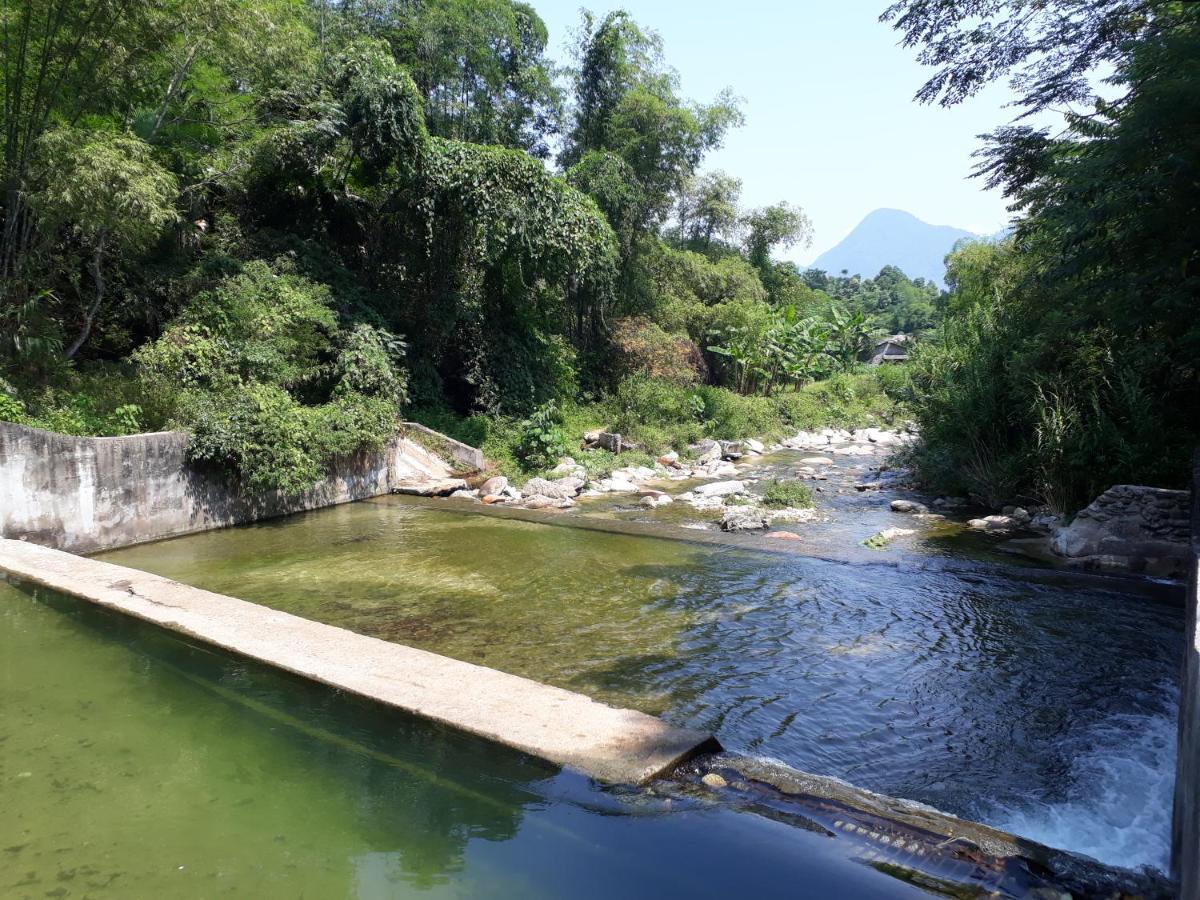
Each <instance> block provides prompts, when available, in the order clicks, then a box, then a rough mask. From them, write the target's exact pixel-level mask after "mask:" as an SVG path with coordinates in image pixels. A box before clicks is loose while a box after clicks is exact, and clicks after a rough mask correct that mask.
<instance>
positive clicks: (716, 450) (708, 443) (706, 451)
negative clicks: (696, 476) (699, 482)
mask: <svg viewBox="0 0 1200 900" xmlns="http://www.w3.org/2000/svg"><path fill="white" fill-rule="evenodd" d="M689 449H690V450H692V451H693V452H695V454H696V464H697V465H700V466H702V465H704V464H706V463H715V462H720V460H721V445H720V444H718V443H717V442H716V441H712V440H708V439H707V438H706V439H705V440H703V441H699V442H697V443H695V444H692V445H691V447H690V448H689Z"/></svg>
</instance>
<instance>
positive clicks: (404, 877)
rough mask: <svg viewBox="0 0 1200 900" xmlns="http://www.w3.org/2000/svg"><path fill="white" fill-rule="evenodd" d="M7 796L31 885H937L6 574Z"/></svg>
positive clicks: (7, 825)
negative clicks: (607, 781) (606, 780)
mask: <svg viewBox="0 0 1200 900" xmlns="http://www.w3.org/2000/svg"><path fill="white" fill-rule="evenodd" d="M35 597H36V599H35ZM0 809H2V810H3V814H2V815H0V897H4V898H14V900H17V898H34V897H36V898H45V897H51V898H75V897H93V898H97V897H114V898H124V897H170V898H181V900H187V898H214V897H239V898H240V897H253V898H255V900H271V898H305V897H309V898H320V900H327V898H340V897H355V898H364V900H375V898H381V900H382V898H400V897H409V896H422V897H471V898H476V897H520V898H537V897H580V898H588V897H663V896H697V897H702V896H713V897H722V896H724V897H727V896H734V895H737V894H745V895H747V896H755V897H766V896H781V897H784V896H786V897H793V896H797V895H798V894H797V890H798V886H802V890H801V894H802V895H806V896H813V897H847V898H851V900H854V898H885V897H928V896H929V894H928V893H927V892H925V891H921V890H917V889H916V888H914V887H911V886H910V885H908V884H907V883H905V882H903V881H897V880H895V878H894V877H890V876H889V875H888V874H886V873H885V872H882V871H879V870H878V869H876V868H872V867H871V866H869V865H864V864H862V863H861V862H859V861H858V860H857V859H852V858H851V857H852V854H851V853H850V852H849V850H848V848H847V846H846V845H845V842H844V841H839V840H838V839H834V838H831V837H829V836H826V835H823V834H818V833H814V832H812V831H807V830H804V829H800V828H795V827H792V826H790V825H788V824H782V823H779V822H775V821H772V820H770V819H768V818H764V817H761V816H756V815H750V814H746V813H741V812H736V811H732V810H730V809H727V808H724V807H722V806H717V805H713V804H711V803H708V802H705V801H703V800H697V799H689V798H687V797H679V796H676V797H674V798H672V799H667V798H663V797H655V796H653V795H647V794H645V793H642V792H620V791H602V790H599V789H597V788H596V787H594V786H592V785H591V784H589V783H588V782H587V780H586V779H584V778H582V777H579V776H573V775H571V774H569V773H564V772H561V771H559V770H557V769H555V768H553V767H551V766H549V765H548V764H544V763H542V762H540V761H538V760H534V759H530V758H529V757H526V756H523V755H521V754H518V753H515V752H512V751H509V750H506V749H505V748H503V747H499V746H496V745H494V744H491V743H487V742H484V741H481V740H478V739H474V738H471V737H469V736H466V735H462V734H458V733H456V732H452V731H449V730H446V729H442V728H439V727H437V726H434V725H432V724H430V723H426V722H421V721H416V720H413V719H411V718H408V717H405V716H402V715H399V714H396V713H393V712H389V711H387V710H384V709H381V708H379V707H377V706H374V705H370V704H367V703H365V702H358V701H356V700H355V699H354V698H351V697H347V696H345V695H341V694H338V693H336V692H333V691H330V690H327V689H325V688H322V687H320V686H318V685H315V684H312V683H310V682H306V681H304V680H301V679H296V678H291V677H289V676H286V675H284V674H282V673H279V672H274V671H271V670H269V669H266V668H263V667H259V666H256V665H254V664H251V663H247V662H245V661H242V660H238V659H235V658H233V657H231V656H229V655H226V654H224V653H221V652H218V651H214V650H211V649H207V648H202V647H196V646H192V645H189V644H188V643H186V642H184V641H182V640H180V639H178V638H176V637H174V636H172V635H169V634H167V633H166V632H162V631H159V630H158V629H155V628H152V627H150V626H146V625H142V624H140V623H138V622H136V621H133V620H131V619H128V618H125V617H123V616H119V615H116V614H113V613H109V612H107V611H104V610H100V609H96V608H93V607H89V606H87V605H86V604H83V603H79V602H77V601H73V600H69V599H67V598H63V597H59V596H57V595H54V594H52V593H49V592H46V591H41V590H39V591H35V592H33V595H31V594H30V593H26V592H24V591H21V590H17V589H16V588H13V587H10V586H8V585H6V584H4V583H2V582H0ZM955 896H959V895H958V894H955Z"/></svg>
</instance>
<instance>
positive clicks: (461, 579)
mask: <svg viewBox="0 0 1200 900" xmlns="http://www.w3.org/2000/svg"><path fill="white" fill-rule="evenodd" d="M103 558H105V559H108V560H111V561H113V562H117V563H121V564H123V565H129V566H134V567H136V568H141V569H145V570H148V571H152V572H156V573H159V574H162V575H166V576H169V577H172V578H176V579H178V580H180V581H183V582H186V583H188V584H194V585H199V586H201V587H205V588H209V589H211V590H215V591H219V592H222V593H227V594H232V595H234V596H238V597H243V598H245V599H248V600H253V601H256V602H260V603H264V604H267V605H270V606H274V607H277V608H280V609H285V610H288V611H290V612H294V613H296V614H299V615H303V616H307V617H310V618H314V619H319V620H322V621H325V622H330V623H332V624H336V625H340V626H344V627H347V628H351V629H353V630H356V631H361V632H363V633H366V634H371V635H375V636H377V637H381V638H385V639H388V640H394V641H398V642H401V643H407V644H412V645H415V646H419V647H423V648H426V649H429V650H433V651H436V652H439V653H443V654H446V655H448V656H452V657H456V658H459V659H464V660H468V661H471V662H476V663H481V664H484V665H488V666H492V667H494V668H497V669H501V670H504V671H508V672H514V673H517V674H521V675H526V676H528V677H531V678H535V679H538V680H542V681H547V682H550V683H552V684H557V685H560V686H562V687H566V688H570V689H573V690H577V691H580V692H582V693H585V694H589V695H591V696H595V697H598V698H600V699H603V700H605V701H608V702H611V703H615V704H619V705H625V706H634V707H637V708H640V709H643V710H646V711H648V712H652V713H656V714H660V715H663V716H664V717H665V718H667V719H669V720H671V721H673V722H676V723H679V724H686V725H691V726H695V727H699V728H704V729H708V730H711V731H713V732H715V733H716V734H717V735H718V737H719V738H720V739H721V741H722V743H723V744H724V745H725V746H726V747H727V748H729V749H733V750H739V751H742V752H745V753H750V754H756V755H759V756H765V757H771V758H775V759H779V760H781V761H783V762H785V763H787V764H789V765H792V766H795V767H797V768H800V769H804V770H806V771H810V772H816V773H819V774H826V775H834V776H837V777H840V778H844V779H845V780H847V781H849V782H851V783H853V784H856V785H859V786H861V787H866V788H869V789H872V790H877V791H881V792H884V793H888V794H892V795H895V796H900V797H906V798H910V799H915V800H919V801H922V802H925V803H929V804H931V805H933V806H936V807H938V808H940V809H943V810H946V811H948V812H952V813H956V814H958V815H963V816H967V817H971V818H975V819H979V820H982V821H985V822H989V823H991V824H996V825H999V826H1002V827H1011V828H1015V829H1016V830H1017V831H1019V832H1022V833H1025V834H1027V835H1029V836H1031V837H1035V838H1040V839H1043V840H1046V841H1047V842H1049V843H1052V844H1054V845H1056V846H1060V847H1064V848H1066V849H1072V850H1076V851H1080V852H1084V853H1088V854H1090V855H1092V856H1095V857H1097V858H1099V859H1101V860H1103V861H1105V862H1108V863H1111V864H1115V865H1124V866H1131V867H1133V866H1139V865H1143V864H1148V865H1155V866H1160V867H1161V866H1165V863H1166V855H1167V842H1168V831H1169V815H1170V786H1171V778H1172V773H1173V769H1174V737H1173V728H1174V715H1175V712H1174V711H1175V705H1174V704H1175V701H1176V690H1177V687H1176V685H1177V678H1178V660H1179V658H1180V653H1181V652H1182V620H1183V614H1182V610H1181V609H1178V608H1176V607H1173V606H1171V605H1170V604H1164V603H1156V602H1152V601H1147V600H1145V599H1139V598H1133V597H1122V596H1119V595H1115V594H1110V593H1104V592H1100V591H1097V590H1095V589H1092V588H1085V587H1078V588H1073V587H1063V586H1049V585H1045V584H1038V583H1022V582H1020V581H1014V580H1010V579H1008V578H1004V577H974V576H971V577H968V576H961V575H953V574H948V573H945V572H937V571H922V572H914V571H900V570H895V569H890V568H886V567H879V566H849V565H844V564H838V563H832V562H825V561H822V560H817V559H810V558H805V557H799V556H794V555H791V554H788V555H784V554H761V553H754V552H748V551H743V550H738V549H723V548H719V547H713V546H697V545H691V544H687V543H681V542H673V541H664V540H655V539H649V538H644V537H632V536H622V535H612V534H603V533H595V532H586V531H580V530H576V529H568V528H555V527H547V526H543V525H536V524H530V523H524V522H514V521H503V520H497V519H493V518H486V517H481V516H470V515H461V514H455V513H446V512H439V511H431V510H426V509H418V508H414V507H412V506H409V505H406V504H405V503H404V502H403V501H401V500H399V499H396V498H384V499H381V500H377V501H370V502H365V503H359V504H351V505H348V506H342V507H337V508H333V509H328V510H323V511H321V512H317V513H311V514H306V515H302V516H295V517H291V518H288V519H281V520H276V521H272V522H267V523H262V524H259V525H255V526H249V527H243V528H237V529H230V530H225V531H217V532H209V533H205V534H200V535H195V536H191V537H186V538H180V539H176V540H172V541H165V542H161V543H158V544H152V545H146V546H143V547H135V548H129V549H126V550H121V551H116V552H113V553H109V554H105V555H104V556H103ZM1002 571H1003V569H1002V568H1001V567H997V572H1002Z"/></svg>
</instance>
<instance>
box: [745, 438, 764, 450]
mask: <svg viewBox="0 0 1200 900" xmlns="http://www.w3.org/2000/svg"><path fill="white" fill-rule="evenodd" d="M742 443H743V444H744V445H745V446H746V449H747V450H749V451H750V452H751V453H765V452H766V450H767V448H766V446H764V444H763V442H762V441H757V440H755V439H754V438H746V439H745V440H744V441H742Z"/></svg>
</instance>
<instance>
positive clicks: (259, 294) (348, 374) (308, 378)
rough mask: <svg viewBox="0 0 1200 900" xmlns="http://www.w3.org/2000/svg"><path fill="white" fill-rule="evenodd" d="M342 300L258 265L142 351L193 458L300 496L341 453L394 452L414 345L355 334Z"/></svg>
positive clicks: (150, 379) (147, 374) (150, 386)
mask: <svg viewBox="0 0 1200 900" xmlns="http://www.w3.org/2000/svg"><path fill="white" fill-rule="evenodd" d="M331 303H332V301H331V298H330V296H329V291H328V289H327V288H325V287H324V286H323V285H320V284H317V283H315V282H312V281H310V280H308V279H307V278H304V277H303V276H301V275H298V274H296V273H295V272H294V271H292V270H291V266H290V264H289V263H287V262H286V261H278V262H276V264H275V265H274V266H270V265H268V264H266V263H264V262H261V261H255V262H251V263H248V264H246V265H245V266H243V267H242V269H241V271H239V272H237V273H236V274H234V275H231V276H229V277H227V278H226V279H224V280H223V281H222V282H220V283H219V284H218V285H217V286H216V287H214V288H213V289H212V290H210V291H208V292H206V293H204V294H202V295H200V296H199V297H197V298H196V300H195V301H194V302H193V303H192V305H191V306H190V307H189V308H188V309H187V310H186V311H185V312H184V313H183V314H182V315H181V316H180V317H179V318H178V319H176V320H175V321H174V322H173V323H172V324H171V325H170V326H169V327H168V328H167V330H166V331H165V332H164V333H163V335H162V337H160V338H159V339H158V340H157V341H155V342H154V343H152V344H147V345H146V346H144V347H142V348H141V350H139V351H138V353H137V354H136V358H137V361H138V364H139V366H140V373H141V378H142V380H143V383H144V384H145V385H146V386H147V390H148V392H151V393H158V392H161V393H164V394H166V395H169V396H171V397H173V398H174V400H173V408H172V409H171V412H170V416H171V419H172V421H173V422H174V423H175V424H177V425H178V426H180V427H183V428H186V429H187V430H189V431H190V432H191V440H190V441H189V445H188V452H189V455H190V457H191V458H192V459H194V460H197V461H201V462H208V463H212V464H217V465H221V466H225V467H229V468H232V469H233V470H234V471H236V472H238V473H239V474H240V475H241V477H242V478H243V480H244V481H245V482H246V484H247V485H248V486H249V487H251V488H253V489H255V490H269V489H278V490H282V491H285V492H289V493H293V492H296V491H299V490H302V489H303V488H305V487H308V486H311V485H312V484H313V483H315V482H316V481H317V480H319V479H320V478H321V477H322V475H323V474H324V473H325V471H326V470H327V468H328V466H329V465H330V463H332V461H333V460H334V459H335V458H336V457H338V456H343V455H348V454H351V453H354V452H357V451H360V450H365V449H374V448H378V447H380V446H382V444H383V443H384V442H385V441H386V440H387V438H388V437H389V436H390V435H391V434H392V433H393V432H394V430H395V425H396V416H397V411H398V408H399V405H400V404H401V403H403V402H404V401H405V399H406V380H405V377H404V373H403V370H401V369H400V368H399V361H400V358H401V356H402V354H403V352H404V343H403V342H402V341H401V340H400V339H399V338H397V337H395V336H394V335H391V334H389V333H388V332H386V331H383V330H382V329H379V328H376V327H374V326H371V325H367V324H363V323H359V324H355V325H353V326H351V327H349V328H346V329H343V328H342V327H341V326H340V324H339V322H338V320H337V316H336V315H335V314H334V312H333V310H332V309H331Z"/></svg>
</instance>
